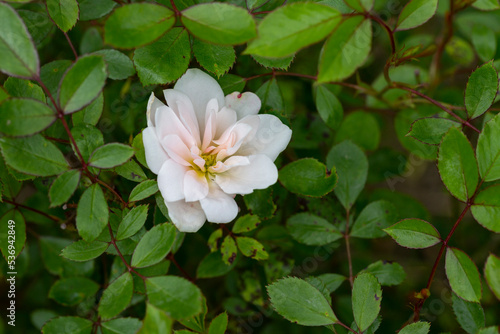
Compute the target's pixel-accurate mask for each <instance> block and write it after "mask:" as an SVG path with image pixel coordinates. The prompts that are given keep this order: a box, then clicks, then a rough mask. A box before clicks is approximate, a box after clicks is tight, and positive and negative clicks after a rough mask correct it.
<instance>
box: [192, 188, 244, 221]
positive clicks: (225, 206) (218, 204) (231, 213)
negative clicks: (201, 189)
mask: <svg viewBox="0 0 500 334" xmlns="http://www.w3.org/2000/svg"><path fill="white" fill-rule="evenodd" d="M200 204H201V208H202V209H203V211H204V212H205V215H206V217H207V220H208V221H209V222H211V223H218V224H224V223H229V222H230V221H232V220H233V219H234V218H236V216H237V215H238V205H237V204H236V202H235V200H234V198H233V197H232V196H230V195H228V194H225V193H224V192H223V191H222V190H221V189H220V188H219V186H218V185H216V184H215V183H213V182H210V190H209V192H208V195H207V197H205V198H204V199H202V200H200Z"/></svg>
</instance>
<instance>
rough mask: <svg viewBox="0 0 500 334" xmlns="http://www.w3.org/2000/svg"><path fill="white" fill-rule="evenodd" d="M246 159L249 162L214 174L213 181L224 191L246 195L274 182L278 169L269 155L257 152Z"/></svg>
mask: <svg viewBox="0 0 500 334" xmlns="http://www.w3.org/2000/svg"><path fill="white" fill-rule="evenodd" d="M248 159H249V160H250V164H248V165H244V166H235V167H233V168H231V169H229V170H227V171H226V172H224V173H220V174H217V175H216V176H215V182H216V183H217V184H218V185H219V186H220V187H221V189H222V190H223V191H224V192H225V193H227V194H241V195H246V194H250V193H252V192H253V191H254V189H265V188H267V187H269V186H270V185H272V184H274V183H276V181H277V180H278V169H277V168H276V166H275V165H274V163H273V161H272V160H271V159H269V157H267V156H266V155H263V154H258V155H251V156H249V157H248Z"/></svg>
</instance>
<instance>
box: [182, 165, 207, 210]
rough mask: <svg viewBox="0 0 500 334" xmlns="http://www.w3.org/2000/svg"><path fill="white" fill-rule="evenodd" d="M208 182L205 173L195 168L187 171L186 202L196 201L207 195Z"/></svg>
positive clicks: (185, 184) (185, 178)
mask: <svg viewBox="0 0 500 334" xmlns="http://www.w3.org/2000/svg"><path fill="white" fill-rule="evenodd" d="M207 194H208V182H207V178H206V177H205V174H204V173H197V172H196V171H194V170H190V171H187V172H186V174H185V175H184V196H185V200H186V202H196V201H199V200H200V199H203V198H205V197H207Z"/></svg>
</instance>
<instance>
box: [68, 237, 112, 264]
mask: <svg viewBox="0 0 500 334" xmlns="http://www.w3.org/2000/svg"><path fill="white" fill-rule="evenodd" d="M108 247H109V244H108V243H106V242H101V241H97V240H94V241H92V242H87V241H85V240H78V241H76V242H74V243H72V244H71V245H69V246H68V247H66V248H64V249H63V250H62V252H61V255H62V256H64V257H65V258H67V259H69V260H72V261H78V262H83V261H89V260H92V259H95V258H96V257H98V256H99V255H101V254H102V253H104V252H105V251H106V249H108Z"/></svg>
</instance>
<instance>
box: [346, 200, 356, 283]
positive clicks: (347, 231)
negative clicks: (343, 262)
mask: <svg viewBox="0 0 500 334" xmlns="http://www.w3.org/2000/svg"><path fill="white" fill-rule="evenodd" d="M349 216H350V212H349V209H346V219H345V231H344V239H345V247H346V250H347V261H348V262H349V283H350V284H351V289H352V287H353V285H354V279H353V275H352V258H351V245H350V243H349V219H350V217H349Z"/></svg>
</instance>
